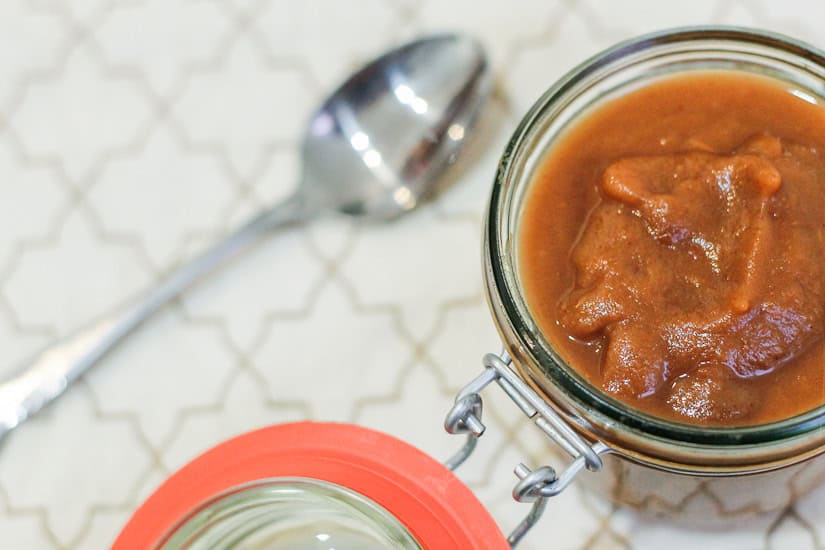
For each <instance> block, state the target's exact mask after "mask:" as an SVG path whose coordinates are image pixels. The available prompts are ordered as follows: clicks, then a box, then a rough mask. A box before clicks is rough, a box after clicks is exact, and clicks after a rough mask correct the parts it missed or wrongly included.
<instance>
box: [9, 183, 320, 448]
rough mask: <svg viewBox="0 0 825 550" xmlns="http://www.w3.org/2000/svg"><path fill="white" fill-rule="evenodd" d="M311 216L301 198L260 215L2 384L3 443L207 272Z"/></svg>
mask: <svg viewBox="0 0 825 550" xmlns="http://www.w3.org/2000/svg"><path fill="white" fill-rule="evenodd" d="M308 213H309V212H308V211H307V210H306V208H305V206H304V202H303V201H302V200H301V197H300V196H299V195H297V194H296V195H293V196H291V197H290V198H288V199H286V200H285V201H283V202H282V203H280V204H278V205H277V206H275V207H274V208H271V209H267V210H266V211H264V212H262V213H260V214H258V215H257V216H255V217H254V218H252V219H250V220H249V221H248V222H246V223H245V224H244V225H243V226H241V227H239V228H238V229H236V230H235V231H234V232H233V233H232V234H231V235H229V236H228V237H226V238H225V239H224V240H222V241H220V242H218V243H216V244H214V245H213V246H212V247H210V248H209V249H208V250H206V251H205V252H203V253H202V254H200V255H199V256H197V257H195V258H194V259H192V260H191V261H189V262H188V263H186V264H184V265H182V266H180V267H179V268H177V269H175V270H174V271H173V272H172V273H170V274H169V275H167V276H166V277H165V278H164V279H162V280H161V282H160V283H159V284H158V285H157V286H156V287H155V288H153V289H151V290H150V291H149V292H147V293H146V294H144V295H142V296H140V297H139V298H138V299H137V300H134V301H132V302H130V303H127V304H126V305H124V306H123V307H121V308H119V309H118V310H117V311H115V312H114V313H111V314H109V315H106V316H104V317H103V318H101V319H99V320H98V321H96V322H94V323H92V324H91V325H89V326H87V327H85V328H83V329H81V330H79V331H77V332H75V333H73V334H71V335H69V336H67V337H65V338H62V339H60V340H58V341H57V342H55V343H54V344H53V345H51V346H49V347H47V348H46V349H44V350H42V351H41V352H40V353H38V354H37V355H36V356H35V357H34V358H33V359H32V360H30V361H29V362H27V363H26V364H25V365H24V366H23V368H22V369H21V370H19V371H18V372H17V374H15V375H12V376H11V377H9V378H8V379H6V380H5V381H3V382H2V383H0V440H2V438H3V436H4V435H5V434H7V433H8V432H9V431H11V430H12V429H14V428H15V427H16V426H17V425H18V424H20V423H21V422H23V421H24V420H26V419H27V418H28V417H30V416H31V415H33V414H34V413H36V412H37V411H39V410H40V409H41V408H42V407H43V406H44V405H46V404H48V403H49V402H51V401H52V400H53V399H55V398H56V397H58V396H59V395H60V394H62V393H63V392H64V391H65V390H66V388H67V387H68V386H69V385H70V384H71V383H72V382H74V381H75V380H76V379H77V378H78V377H79V376H80V375H81V374H83V373H84V372H86V370H87V369H88V368H89V367H91V366H92V365H94V364H95V363H96V362H97V361H98V359H100V358H101V357H102V356H103V355H104V354H106V353H107V352H108V351H109V350H110V349H112V347H114V345H115V344H117V343H118V342H120V341H121V340H122V339H123V338H124V337H125V336H127V335H128V334H129V333H130V332H132V331H133V330H134V329H135V328H136V327H137V326H138V325H140V324H141V323H142V322H143V321H145V320H146V319H147V318H148V317H150V316H151V315H152V314H153V313H155V312H156V311H157V310H158V309H160V307H161V306H163V305H164V304H165V303H166V302H168V301H169V300H171V299H173V298H175V297H176V296H178V295H179V294H180V293H181V292H182V291H183V290H185V289H186V288H188V287H189V286H190V285H192V284H193V283H194V282H195V281H197V280H198V279H200V278H201V277H202V276H203V275H205V274H206V273H208V272H210V271H212V270H213V269H214V268H215V267H217V266H218V265H219V264H221V263H223V262H224V261H225V260H227V259H228V258H230V257H232V256H234V255H235V254H237V253H238V252H240V251H241V250H243V249H245V248H246V247H247V246H248V245H250V244H251V243H253V242H254V241H256V240H257V239H258V238H259V237H261V236H262V235H263V234H265V233H267V232H268V231H269V230H271V229H274V228H276V227H278V226H282V225H288V224H293V223H297V222H299V221H301V220H303V219H305V217H306V215H307V214H308Z"/></svg>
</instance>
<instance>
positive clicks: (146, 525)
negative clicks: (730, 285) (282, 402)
mask: <svg viewBox="0 0 825 550" xmlns="http://www.w3.org/2000/svg"><path fill="white" fill-rule="evenodd" d="M276 477H305V478H312V479H319V480H324V481H329V482H331V483H337V484H338V485H342V486H344V487H347V488H349V489H351V490H353V491H355V492H357V493H360V494H362V495H364V496H366V497H367V498H369V499H371V500H373V501H374V502H376V503H378V504H379V505H381V506H382V507H384V508H385V509H386V510H387V511H388V512H389V513H390V514H392V515H393V516H395V517H396V518H398V520H399V521H400V522H401V523H403V524H404V525H405V526H406V527H407V529H408V530H409V531H410V533H412V535H413V537H415V539H416V540H417V541H418V542H419V543H420V544H421V546H422V547H423V548H425V549H432V550H449V549H461V550H464V549H467V550H470V549H473V550H502V549H506V548H509V545H508V544H507V541H506V540H505V538H504V535H502V533H501V531H500V530H499V528H498V525H496V523H495V521H494V520H493V518H492V517H491V516H490V514H489V512H488V511H487V510H486V508H484V506H483V505H482V504H481V502H479V500H478V499H477V498H476V496H475V495H474V494H473V493H472V491H470V489H469V488H467V486H466V485H464V484H463V483H462V482H461V481H460V480H459V479H458V478H457V477H455V475H454V474H453V473H452V472H451V471H449V470H448V469H447V468H446V467H444V466H443V465H442V464H440V463H439V462H437V461H435V460H434V459H433V458H432V457H430V456H429V455H427V454H425V453H423V452H421V451H420V450H418V449H416V448H415V447H413V446H411V445H409V444H407V443H405V442H403V441H401V440H399V439H396V438H394V437H391V436H389V435H386V434H383V433H380V432H376V431H374V430H370V429H367V428H363V427H360V426H355V425H352V424H335V423H315V422H298V423H294V424H281V425H276V426H270V427H267V428H263V429H260V430H257V431H253V432H249V433H247V434H244V435H241V436H238V437H235V438H233V439H230V440H228V441H225V442H224V443H221V444H220V445H218V446H216V447H214V448H213V449H211V450H209V451H207V452H205V453H204V454H202V455H201V456H199V457H198V458H196V459H195V460H193V461H192V462H190V463H189V464H187V465H186V466H184V467H183V468H182V469H181V470H179V471H178V472H176V473H175V474H173V475H172V476H171V477H169V479H167V480H166V481H165V482H164V483H163V484H162V485H161V486H160V487H159V488H158V489H157V490H156V491H155V492H154V494H152V496H150V497H149V499H148V500H146V502H145V503H144V504H143V505H142V506H141V507H140V508H138V510H137V511H136V512H135V514H134V515H133V516H132V518H131V519H130V520H129V522H128V523H127V524H126V526H125V527H124V528H123V531H122V532H121V533H120V535H119V536H118V538H117V540H116V541H115V543H114V546H113V547H112V548H113V550H138V549H149V548H153V547H154V546H155V545H157V544H158V542H160V541H161V540H162V538H163V536H164V535H165V534H167V532H168V531H169V530H170V529H171V528H172V527H173V526H174V525H175V524H176V523H177V522H178V521H179V520H180V519H182V518H183V517H185V516H186V515H187V514H188V513H189V512H191V511H192V510H193V509H195V508H196V507H197V506H198V505H200V504H201V503H203V502H205V501H206V500H208V499H209V498H211V497H214V496H215V495H217V494H219V493H222V492H224V491H226V490H228V489H231V488H233V487H237V486H238V485H242V484H245V483H249V482H252V481H257V480H263V479H268V478H276Z"/></svg>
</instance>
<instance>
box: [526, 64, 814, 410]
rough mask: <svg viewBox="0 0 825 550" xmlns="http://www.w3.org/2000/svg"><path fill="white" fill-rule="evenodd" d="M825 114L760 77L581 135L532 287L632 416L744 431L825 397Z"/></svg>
mask: <svg viewBox="0 0 825 550" xmlns="http://www.w3.org/2000/svg"><path fill="white" fill-rule="evenodd" d="M823 155H825V109H823V107H822V106H820V105H814V104H811V103H808V102H806V101H804V100H802V99H800V98H798V97H796V96H795V95H793V94H791V93H790V91H788V90H786V89H785V88H783V87H782V86H781V85H780V84H778V83H776V82H774V81H771V80H767V79H764V78H761V77H746V76H741V75H733V74H730V73H705V74H699V75H691V76H681V77H674V78H670V79H668V80H664V81H660V82H658V83H655V84H652V85H650V86H647V87H645V88H643V89H640V90H638V91H635V92H632V93H630V94H628V95H626V96H623V97H621V98H618V99H615V100H613V101H611V102H609V103H607V104H606V105H604V106H602V107H600V108H598V109H597V110H595V112H593V113H592V114H590V115H589V116H588V117H586V118H585V120H583V121H582V122H580V123H579V124H577V125H576V126H575V127H574V128H572V129H570V130H569V131H568V132H567V135H566V136H564V137H563V138H562V140H561V141H560V143H559V144H558V145H557V146H555V147H554V148H553V149H552V150H551V151H550V152H549V153H548V155H547V157H546V159H545V161H544V164H543V166H542V168H541V170H540V171H539V173H538V175H537V178H536V180H535V181H534V182H533V185H532V187H531V189H530V192H529V196H528V197H527V200H526V202H525V207H524V211H523V214H522V216H523V217H522V221H521V226H520V240H519V243H520V244H519V254H520V262H519V265H520V275H521V278H522V282H523V285H524V288H525V294H526V297H527V301H528V305H529V306H530V309H531V311H532V312H533V314H534V315H535V316H536V318H537V321H538V323H539V326H540V328H541V329H542V331H543V332H544V333H545V334H546V335H547V336H548V337H549V339H550V341H551V342H552V343H553V344H554V346H555V347H556V348H557V349H558V351H559V352H560V353H561V354H562V356H563V357H565V359H566V360H567V361H568V362H569V363H570V364H571V366H573V368H575V369H577V370H579V371H580V372H581V373H582V374H583V375H585V377H587V378H588V379H589V380H590V381H591V382H592V383H594V384H596V385H598V386H600V387H601V388H602V389H603V390H604V391H606V392H607V393H608V394H611V395H613V396H614V397H616V398H618V399H619V400H622V401H624V402H626V403H627V404H629V405H631V406H633V407H636V408H639V409H642V410H644V411H647V412H649V413H652V414H655V415H658V416H663V417H665V418H670V419H675V420H679V421H688V422H694V423H702V424H716V425H742V424H754V423H761V422H767V421H773V420H779V419H783V418H787V417H790V416H793V415H796V414H799V413H801V412H804V411H806V410H808V409H811V408H813V407H816V406H818V405H821V404H823V402H825V376H824V375H823V373H824V372H825V345H823V333H825V156H823Z"/></svg>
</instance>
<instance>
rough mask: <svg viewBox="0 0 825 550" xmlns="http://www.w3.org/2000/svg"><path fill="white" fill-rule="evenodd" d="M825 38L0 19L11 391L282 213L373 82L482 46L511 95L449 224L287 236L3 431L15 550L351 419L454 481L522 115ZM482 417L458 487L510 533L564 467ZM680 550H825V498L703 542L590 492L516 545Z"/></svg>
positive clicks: (472, 21)
mask: <svg viewBox="0 0 825 550" xmlns="http://www.w3.org/2000/svg"><path fill="white" fill-rule="evenodd" d="M688 4H689V7H687V6H688ZM823 21H825V4H823V3H822V2H816V1H810V2H804V3H803V2H792V1H788V0H786V1H783V2H767V1H764V2H744V1H742V2H728V1H712V0H696V1H693V2H690V3H686V2H682V3H673V2H652V1H651V2H643V1H640V0H635V1H630V0H625V1H623V2H596V1H594V0H590V1H585V0H581V1H561V2H559V1H550V0H518V1H513V2H508V3H507V4H506V6H505V5H504V4H502V3H498V2H492V1H491V2H478V1H472V0H466V1H450V2H438V1H430V2H421V3H419V2H415V1H413V0H359V1H357V2H336V1H333V0H329V1H327V2H324V1H320V0H307V1H301V2H299V1H292V0H283V1H278V0H273V1H267V0H262V1H256V0H250V1H242V0H235V1H229V0H226V1H208V0H191V1H184V0H181V1H175V2H170V1H169V0H124V1H107V0H71V1H69V0H65V1H60V0H4V1H3V2H0V233H2V239H0V350H2V365H3V368H4V369H5V368H6V366H8V367H11V366H13V365H15V364H17V363H19V361H20V360H22V359H24V358H25V357H26V356H27V355H29V354H30V353H32V352H34V351H35V350H36V349H37V348H38V347H39V346H41V345H44V344H46V343H48V342H50V341H52V340H53V339H54V338H55V337H56V336H59V335H61V334H64V333H66V332H67V331H70V330H71V329H72V328H73V327H77V326H80V325H82V324H83V323H84V322H86V321H88V320H90V319H92V318H94V317H95V316H96V315H97V314H99V313H100V312H103V311H106V310H108V309H110V308H112V307H114V306H115V305H117V304H118V303H120V302H122V301H123V300H124V299H126V298H128V297H130V296H132V295H134V294H135V293H137V292H139V291H140V290H141V289H143V288H146V287H148V286H150V285H151V284H152V283H153V281H155V280H156V279H158V277H159V276H160V275H161V274H162V273H163V272H164V271H165V270H167V269H168V268H169V267H170V266H172V265H174V264H175V263H176V262H179V261H180V260H182V259H183V258H185V257H187V256H188V255H190V254H192V253H193V252H194V251H196V250H198V249H200V248H202V247H203V246H204V244H205V243H208V242H209V241H212V240H214V239H216V238H218V237H220V236H221V235H222V234H223V233H225V232H226V231H227V229H228V228H230V227H232V226H234V225H235V224H237V223H238V222H239V221H241V220H243V219H244V218H246V217H247V216H248V215H249V214H250V213H251V212H253V211H255V210H256V209H257V208H259V207H261V205H264V204H266V203H268V202H269V201H271V200H274V199H277V198H279V197H281V196H284V195H285V194H286V193H287V192H288V191H289V189H290V188H291V187H292V186H293V185H294V184H295V183H296V181H297V179H298V176H299V159H298V156H297V152H298V141H299V139H300V135H301V128H302V125H303V123H304V121H305V118H306V116H307V114H308V113H309V112H310V110H311V109H312V108H313V106H314V105H315V104H316V102H317V101H318V100H319V99H320V98H321V97H322V96H323V95H324V93H325V92H326V91H328V90H329V89H330V88H331V86H332V85H334V84H335V83H336V82H337V81H338V80H339V79H340V78H341V77H343V76H344V75H345V74H346V73H348V72H349V71H350V70H351V69H352V68H354V67H356V66H357V65H358V64H359V63H360V62H361V61H363V60H365V59H367V58H369V57H371V56H373V55H374V54H376V53H378V52H380V51H381V50H383V49H384V48H386V47H388V46H390V45H393V44H397V43H399V42H401V41H403V40H405V39H406V38H409V37H412V36H414V35H417V34H419V33H424V32H429V31H435V30H442V29H464V30H467V31H469V32H471V33H473V34H475V35H476V36H478V37H479V38H480V39H481V40H482V41H483V42H484V43H485V44H486V46H487V48H488V50H489V54H490V56H491V59H492V62H493V65H494V67H495V71H496V82H497V90H496V93H495V95H494V97H493V100H492V102H491V104H490V105H489V109H488V111H487V113H486V116H485V120H484V121H483V123H482V129H483V130H484V131H483V132H482V133H481V134H480V135H481V139H478V140H477V141H476V143H475V144H474V148H475V150H474V151H470V155H469V156H468V157H466V158H465V159H464V162H463V169H462V170H461V171H460V177H459V178H457V181H456V182H455V184H454V185H453V186H452V187H451V188H450V189H449V190H448V191H447V192H446V193H445V194H444V195H443V196H442V197H441V198H440V200H438V201H437V202H436V203H435V204H432V205H430V206H427V207H426V208H423V209H421V210H420V211H418V212H416V213H415V214H413V215H411V216H409V217H407V218H404V219H403V220H401V221H399V222H398V223H394V224H391V225H388V226H385V227H359V226H357V225H355V224H353V223H352V222H351V221H348V220H342V219H334V220H327V221H322V222H320V223H315V224H312V225H310V226H307V227H305V228H303V229H298V230H294V231H289V232H284V233H281V234H278V235H276V236H273V237H272V238H271V239H269V240H268V241H267V242H265V243H263V244H262V245H261V246H260V247H258V248H256V249H255V250H254V251H252V252H251V253H249V254H247V255H246V256H244V257H242V258H240V259H238V260H237V261H236V262H234V264H233V265H231V266H229V267H228V268H226V269H224V270H223V271H221V272H220V273H218V274H216V275H215V276H214V277H212V278H211V279H209V280H208V281H206V282H205V283H204V284H201V285H200V286H198V287H197V288H196V289H195V290H193V291H192V292H189V293H187V294H186V295H185V296H184V297H183V298H182V299H180V300H178V301H177V302H175V303H174V304H172V305H171V306H170V307H168V308H167V309H165V310H164V311H163V312H162V313H161V314H160V315H158V316H157V317H156V318H155V319H154V320H153V321H152V322H151V323H149V324H148V325H147V326H145V327H144V328H143V329H142V330H140V331H139V332H138V333H137V334H135V335H134V336H133V337H131V338H130V339H129V340H128V341H127V342H126V343H125V345H123V346H121V347H119V348H118V349H117V350H116V351H115V352H114V353H113V354H112V355H110V356H109V357H107V358H106V359H105V360H104V361H102V363H101V364H100V365H99V366H98V368H96V369H94V370H93V372H91V373H90V374H89V375H87V376H86V377H84V378H83V379H82V380H81V381H80V382H79V383H78V384H77V385H76V386H75V387H73V388H72V389H71V391H69V392H68V394H67V395H66V396H65V397H64V398H63V399H61V400H60V401H59V403H58V404H57V405H56V406H54V407H51V408H49V409H48V410H47V411H46V412H45V413H43V414H40V415H39V416H37V418H36V419H34V420H32V421H30V422H28V423H27V424H25V425H24V426H23V427H21V428H20V429H19V430H17V431H16V432H14V433H13V434H12V435H11V436H9V437H8V438H7V439H6V440H5V441H4V442H3V443H2V447H0V547H2V548H3V549H6V548H9V549H39V548H44V549H50V548H84V549H85V548H88V549H92V548H94V549H99V548H104V547H106V546H107V544H109V543H110V542H111V541H112V540H113V538H114V536H115V535H116V534H117V532H118V530H119V529H120V527H121V526H122V525H123V523H124V522H125V521H126V519H127V518H128V517H129V515H130V514H131V513H132V511H133V510H134V508H135V507H136V506H137V505H138V504H139V503H140V502H141V501H142V500H143V499H144V498H145V497H146V496H147V495H148V494H149V493H150V492H151V491H152V490H153V488H155V487H156V486H157V485H158V483H159V482H160V481H162V480H163V479H164V478H165V477H167V476H168V475H169V474H170V473H171V472H172V471H174V470H175V469H177V468H178V467H180V466H181V465H182V464H184V463H185V462H186V461H187V460H188V459H190V458H192V457H193V456H194V455H196V454H197V453H198V452H199V451H201V450H203V449H206V448H208V447H210V446H212V445H213V444H215V443H217V442H219V441H221V440H224V439H226V438H227V437H229V436H231V435H233V434H237V433H240V432H243V431H246V430H249V429H252V428H256V427H260V426H264V425H268V424H272V423H278V422H286V421H290V420H296V419H302V418H312V419H328V420H339V421H348V422H356V423H359V424H363V425H366V426H371V427H375V428H378V429H381V430H385V431H387V432H390V433H392V434H395V435H397V436H399V437H401V438H403V439H405V440H407V441H410V442H411V443H413V444H415V445H417V446H419V447H420V448H422V449H424V450H425V451H427V452H428V453H430V454H431V455H433V456H434V457H437V458H439V459H444V458H446V457H447V456H449V455H450V454H451V453H452V452H453V451H454V450H455V449H456V447H457V446H458V445H459V444H460V442H461V441H460V440H459V439H457V438H455V437H453V436H447V435H446V434H444V433H443V430H442V428H441V424H442V419H443V416H444V413H445V412H446V411H447V409H448V407H449V404H450V402H451V400H452V396H453V394H454V392H455V391H456V390H457V389H458V388H459V387H460V386H461V385H463V384H464V383H465V382H466V381H468V380H469V379H470V378H471V377H472V376H473V375H474V374H475V373H477V372H478V371H479V370H480V368H481V367H480V361H479V360H480V357H481V354H482V353H483V352H485V351H494V350H496V349H497V348H498V347H499V346H498V343H497V338H496V334H495V331H494V328H493V324H492V322H491V319H490V317H489V314H488V312H487V308H486V305H485V303H484V298H483V294H482V286H481V274H480V267H479V240H480V223H481V217H482V213H483V210H484V207H485V202H486V200H487V194H488V190H489V187H490V183H491V179H492V175H493V172H494V168H495V164H496V161H497V157H498V154H499V153H500V151H501V150H502V147H503V143H504V142H505V140H506V139H507V137H508V136H509V134H510V132H511V131H512V130H513V128H514V126H515V124H516V122H517V120H518V118H519V116H520V113H523V112H525V110H526V109H527V107H528V106H529V105H530V104H531V103H532V102H533V100H534V99H535V98H536V97H537V96H538V94H539V93H540V92H541V91H542V90H543V89H544V88H545V87H547V86H548V85H549V84H550V83H551V82H553V80H554V79H556V78H557V77H558V76H560V75H561V74H562V73H563V72H564V71H566V70H567V69H569V68H570V67H571V66H572V65H574V64H575V63H577V62H578V61H580V60H582V59H584V58H585V57H586V56H589V55H591V54H592V53H594V52H596V51H598V50H599V49H601V48H604V47H606V46H609V45H610V44H612V43H614V42H616V41H618V40H620V39H623V38H626V37H630V36H633V35H636V34H638V33H641V32H644V31H649V30H653V29H657V28H663V27H672V26H677V25H685V24H698V23H708V22H720V23H728V24H736V25H752V26H759V27H766V28H770V29H774V30H778V31H782V32H785V33H788V34H791V35H793V36H797V37H800V38H803V39H806V40H809V41H811V42H813V43H815V44H819V45H820V46H825V36H823V34H822V25H821V23H822V22H823ZM499 393H500V392H499ZM485 415H486V419H487V422H488V425H489V430H488V433H487V434H486V435H485V436H484V438H483V439H482V444H481V445H480V450H479V451H478V455H477V456H474V457H473V458H472V460H471V461H470V463H469V464H468V465H467V466H465V467H463V469H462V470H461V471H460V476H461V477H462V479H464V480H465V481H466V482H467V483H468V484H469V485H470V487H472V489H473V490H475V491H476V493H477V494H478V496H479V497H480V498H481V499H482V501H483V502H484V503H485V504H486V505H487V506H488V507H489V508H490V510H491V511H492V512H493V514H494V516H495V517H496V519H497V520H498V521H499V522H500V524H501V525H502V526H504V528H509V527H511V526H513V525H514V524H515V523H516V522H517V521H518V520H519V519H520V517H521V516H522V514H524V513H525V511H526V510H525V505H520V504H516V503H514V502H512V501H511V498H510V490H511V487H512V484H513V482H514V479H515V478H514V477H513V475H512V472H511V470H512V468H513V466H514V465H515V464H516V463H517V462H519V461H522V460H523V461H525V462H527V463H528V464H531V465H534V466H535V465H538V464H540V463H541V461H542V460H544V459H545V458H546V456H547V453H548V444H547V443H545V442H544V441H543V440H542V439H541V438H540V437H539V436H538V435H537V434H536V433H535V428H534V427H533V426H531V425H530V424H529V423H528V422H526V421H525V420H524V419H523V418H521V417H520V416H519V415H518V414H517V413H516V412H515V409H514V407H512V406H511V405H510V404H509V403H507V402H505V401H504V400H503V398H499V397H496V394H495V393H493V392H490V401H489V406H488V407H487V409H486V411H485ZM701 496H702V495H701V494H700V495H698V496H697V498H701ZM699 505H701V503H699ZM707 505H708V506H709V505H711V504H710V503H708V504H707ZM664 545H666V547H667V548H670V549H674V548H698V547H701V548H703V549H705V550H711V549H712V548H724V549H725V550H732V549H736V548H742V549H751V548H761V547H772V548H781V549H785V548H793V549H799V550H801V549H804V548H825V546H823V545H825V489H823V490H820V491H818V492H816V493H814V494H812V495H810V496H808V497H806V498H805V499H803V500H802V501H801V502H799V503H798V504H797V505H796V506H794V507H792V508H789V509H787V510H784V511H783V512H782V513H779V514H776V515H775V516H774V517H771V518H769V519H768V520H766V521H765V522H763V523H761V524H759V525H755V526H754V525H751V526H748V527H740V528H735V529H732V530H727V531H724V532H720V531H716V532H702V531H696V530H691V531H688V530H682V529H679V528H677V527H674V526H670V525H667V524H663V523H661V522H657V521H653V520H651V519H648V518H644V517H639V516H637V515H634V514H633V513H631V512H629V511H627V510H622V509H616V508H614V507H613V506H611V505H609V504H607V503H605V502H604V501H602V500H601V499H600V498H598V497H595V496H593V495H592V494H590V493H588V492H586V491H584V490H581V489H578V488H577V487H576V486H575V485H574V486H573V487H572V488H570V489H569V490H567V491H566V492H565V493H564V494H563V495H562V496H560V497H558V498H556V499H554V500H553V501H552V502H551V503H550V506H549V509H548V513H547V515H546V517H545V518H544V520H543V522H542V523H541V524H540V526H539V527H538V528H537V529H536V530H535V532H533V533H531V534H530V535H529V537H528V539H527V540H526V541H525V543H524V544H523V546H522V547H523V548H525V549H538V548H549V547H552V548H557V549H564V548H625V547H629V548H660V547H663V546H664Z"/></svg>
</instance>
